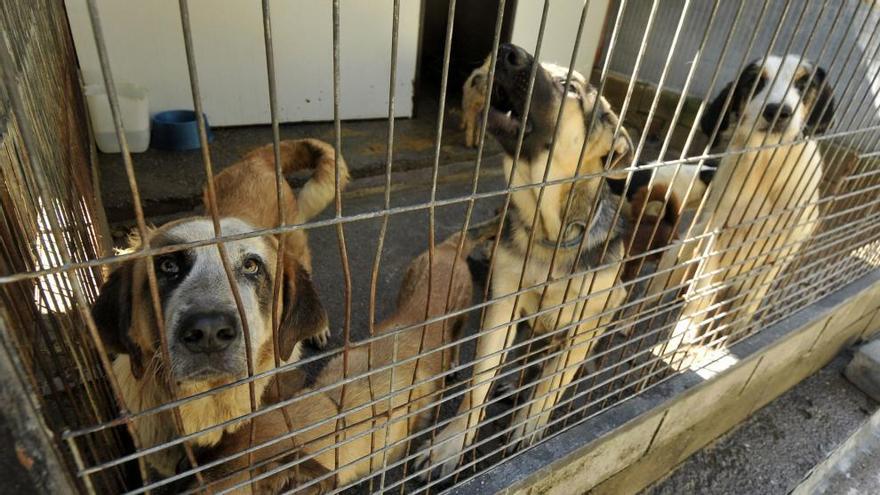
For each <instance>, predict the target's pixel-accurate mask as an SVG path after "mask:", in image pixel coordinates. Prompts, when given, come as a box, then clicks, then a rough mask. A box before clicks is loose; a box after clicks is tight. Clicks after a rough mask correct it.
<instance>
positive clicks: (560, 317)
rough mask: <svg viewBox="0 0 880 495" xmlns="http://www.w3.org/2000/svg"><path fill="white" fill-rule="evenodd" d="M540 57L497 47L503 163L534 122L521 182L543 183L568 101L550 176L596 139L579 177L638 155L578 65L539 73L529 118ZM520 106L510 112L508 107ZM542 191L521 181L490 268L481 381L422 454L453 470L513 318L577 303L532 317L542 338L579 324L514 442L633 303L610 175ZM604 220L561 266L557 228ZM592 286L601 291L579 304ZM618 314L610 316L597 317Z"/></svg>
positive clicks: (565, 236)
mask: <svg viewBox="0 0 880 495" xmlns="http://www.w3.org/2000/svg"><path fill="white" fill-rule="evenodd" d="M533 63H537V62H535V60H534V58H533V57H532V56H531V55H529V54H528V53H527V52H525V51H524V50H522V49H521V48H518V47H515V46H513V45H503V46H502V47H501V48H500V50H499V54H498V62H497V68H496V74H495V83H494V87H495V90H494V91H493V96H492V101H491V108H490V113H489V117H490V118H489V131H490V132H491V133H492V135H493V136H494V137H495V138H496V139H497V140H498V142H499V143H500V144H501V146H502V147H503V148H504V150H505V155H506V157H505V160H504V169H505V174H506V176H509V174H510V172H511V168H512V161H513V155H514V153H515V149H516V142H517V135H518V133H519V129H520V126H522V125H524V126H525V131H526V133H525V137H524V141H523V146H522V151H521V155H520V157H521V158H520V163H519V164H518V165H517V170H516V174H515V175H514V176H513V180H512V183H511V184H510V186H512V187H521V186H528V185H538V184H540V183H541V182H542V181H543V177H544V173H545V169H546V166H547V163H548V158H551V157H548V153H549V148H550V146H549V143H550V141H551V140H552V139H553V130H554V126H555V123H556V117H557V115H558V112H559V109H560V106H562V117H561V119H562V120H561V123H560V128H559V131H558V136H557V139H556V145H555V148H554V150H553V156H552V161H551V162H550V164H549V167H550V170H549V174H548V176H547V179H548V180H550V181H553V180H559V179H568V178H571V177H574V176H575V173H576V171H577V169H578V158H579V156H580V151H581V148H582V146H583V144H584V140H585V139H589V141H588V143H587V145H586V152H585V153H584V157H583V161H582V162H581V166H580V172H579V173H580V174H583V175H588V174H596V173H599V172H602V171H603V170H604V165H605V159H606V157H608V155H613V156H612V157H611V158H612V162H613V163H615V164H617V163H619V162H620V161H623V160H624V159H625V158H626V157H627V156H629V154H630V152H631V150H632V143H631V142H630V140H629V137H628V135H627V134H626V131H625V130H623V129H622V128H621V132H620V133H619V134H618V135H616V136H615V135H614V130H615V128H616V127H617V124H618V119H617V116H616V115H615V114H614V112H613V111H612V110H611V108H610V106H609V105H608V103H607V102H606V101H605V100H604V99H603V98H601V97H600V96H599V95H598V92H597V91H596V90H595V88H593V87H591V86H590V85H589V84H587V82H586V80H585V79H584V78H583V76H581V75H580V74H578V73H576V72H575V73H573V74H572V80H571V84H569V87H563V86H564V81H565V78H566V73H567V72H568V70H567V69H564V68H561V67H557V66H553V65H549V64H543V65H542V66H541V67H540V68H539V69H538V70H537V76H536V80H535V85H534V90H533V98H532V104H531V110H530V113H529V118H528V119H527V120H526V122H524V123H523V122H521V120H520V119H521V118H522V113H523V108H524V105H525V98H526V95H525V92H526V88H527V83H528V78H529V75H530V72H531V68H532V64H533ZM508 112H509V113H508ZM594 112H596V115H595V127H594V129H593V132H592V133H590V135H589V136H587V130H588V128H589V126H590V120H591V117H592V116H593V113H594ZM538 191H539V187H534V188H528V189H520V190H517V191H515V192H514V193H513V195H512V200H513V204H514V206H515V208H514V209H513V210H512V211H511V214H510V217H511V218H510V219H509V220H510V221H509V223H508V225H507V226H506V228H505V231H504V233H503V239H502V241H501V243H500V244H499V246H498V250H497V253H496V259H495V260H494V264H493V266H494V268H493V273H492V274H491V290H492V298H493V299H494V302H493V303H492V305H491V306H489V308H488V311H487V316H486V321H485V325H484V328H485V329H486V330H487V331H488V333H486V334H484V335H481V336H480V337H479V339H478V341H477V349H476V355H475V358H474V361H475V365H474V371H473V376H472V378H471V386H473V389H471V390H470V391H469V392H468V393H466V394H465V395H464V398H463V400H462V403H461V406H460V407H459V413H458V416H457V417H456V418H455V419H454V420H453V421H452V422H451V423H450V424H449V426H447V427H446V428H445V429H444V430H443V431H442V432H441V433H440V434H439V435H438V436H437V437H436V439H435V441H434V444H433V446H431V447H430V448H428V449H426V450H425V451H424V452H423V453H422V456H421V462H423V463H424V462H430V463H431V465H433V466H442V472H443V475H447V474H449V473H450V472H451V471H452V470H453V469H454V468H455V466H456V465H457V463H458V460H459V456H460V455H461V454H462V452H463V451H464V450H465V449H466V447H467V446H469V445H470V444H471V443H472V442H473V440H474V437H475V436H476V425H477V424H478V422H479V421H480V420H481V419H482V416H483V408H484V404H485V402H486V399H487V397H488V394H489V389H490V386H491V383H492V380H493V378H494V377H495V374H496V373H497V371H498V369H499V367H500V366H501V365H502V364H503V360H504V359H503V356H502V351H503V350H504V349H505V348H508V347H509V346H510V345H512V343H513V339H514V336H515V333H516V326H515V325H513V324H511V319H513V318H520V317H522V316H525V315H533V314H535V313H537V312H539V311H540V310H542V309H543V308H547V307H551V306H556V305H560V304H564V303H566V302H569V301H570V303H569V304H567V305H566V306H564V307H562V308H561V310H559V311H550V312H547V313H545V314H542V315H540V316H535V317H534V318H533V320H532V322H531V323H532V327H533V329H534V331H535V332H536V333H537V334H544V333H548V332H553V331H554V330H556V329H557V328H562V327H565V326H568V325H571V324H575V325H574V328H572V329H570V330H568V331H566V332H563V333H561V334H558V335H554V336H553V344H552V346H553V349H552V351H561V353H560V354H559V355H558V356H557V357H554V358H551V359H550V360H548V361H547V362H546V363H545V364H544V365H543V368H542V369H543V371H542V374H541V377H540V378H539V380H538V381H537V383H536V385H535V386H534V391H533V396H534V397H535V398H536V400H535V401H534V402H532V403H531V404H528V405H525V406H523V407H521V409H520V410H518V411H517V412H516V413H515V416H514V419H513V421H514V422H515V423H519V426H518V427H517V428H516V430H515V431H514V437H513V438H514V444H516V443H522V444H524V445H528V444H530V443H531V442H533V441H535V440H537V439H538V438H540V435H541V433H543V429H542V427H543V426H544V425H546V424H547V422H548V420H549V418H550V413H551V412H552V411H553V407H554V405H555V404H556V403H557V401H558V400H559V398H560V397H561V396H562V394H563V393H564V391H565V388H566V385H567V384H568V383H569V382H570V381H571V380H572V378H573V377H574V375H575V373H576V372H577V368H578V366H576V363H580V362H583V361H584V360H585V359H586V357H587V356H588V355H589V354H590V350H591V349H592V347H593V346H594V343H595V340H596V339H597V337H598V336H599V335H600V334H601V333H602V331H603V330H604V328H605V327H606V326H607V325H608V324H609V323H610V321H611V312H613V310H614V308H615V307H616V306H618V305H619V304H620V302H621V301H623V299H624V296H625V291H624V290H623V289H622V288H620V287H615V285H617V282H618V273H619V272H621V270H620V267H619V266H617V265H616V264H615V261H617V262H619V261H620V260H621V259H622V257H623V243H622V240H621V237H620V232H621V227H622V226H621V223H620V222H613V219H614V214H613V213H614V208H615V207H616V201H615V200H613V199H612V195H611V191H610V189H609V188H608V186H607V185H606V184H605V183H604V181H602V180H601V178H599V177H593V178H585V179H584V180H580V181H576V182H574V183H563V184H559V185H551V186H547V187H546V189H545V192H544V197H543V200H542V202H541V204H540V205H538V204H537V195H538ZM569 192H571V193H572V194H573V195H574V198H573V201H572V207H571V211H570V215H569V217H568V220H569V223H568V224H567V225H563V220H562V215H563V211H562V210H563V208H564V205H565V201H566V197H567V196H568V194H569ZM597 196H598V197H599V198H601V199H600V201H599V202H598V209H599V210H598V211H597V212H595V213H596V214H595V215H593V211H592V207H593V204H594V201H595V200H596V198H597ZM536 211H537V213H538V221H537V223H536V225H535V229H537V231H536V232H535V234H536V235H535V237H536V239H535V241H534V243H533V248H532V251H531V253H530V256H529V259H528V262H527V264H526V265H525V273H522V270H523V266H524V259H525V257H526V251H527V244H528V239H529V234H530V232H529V230H530V227H531V220H532V218H533V216H534V214H535V212H536ZM588 218H594V220H593V221H592V224H591V225H584V226H583V227H582V229H581V230H580V233H582V234H583V236H584V237H585V239H584V242H583V252H582V253H581V256H579V257H578V256H577V251H578V249H577V247H576V246H574V247H565V244H564V246H563V248H562V249H560V250H559V253H558V255H557V258H556V261H555V265H554V269H553V273H549V271H550V259H551V256H552V252H553V245H554V244H555V241H556V240H557V236H559V235H560V234H562V240H563V242H564V243H566V242H570V241H572V240H573V239H574V240H575V241H577V239H578V238H579V236H580V233H579V231H578V229H577V227H576V226H575V227H573V225H575V224H573V223H572V221H573V220H578V221H581V222H582V223H583V222H586V221H587V219H588ZM606 240H609V244H608V249H607V253H606V254H605V257H604V259H603V260H602V261H601V263H602V264H604V263H607V264H609V266H608V267H606V268H603V269H601V270H599V271H590V270H591V268H593V267H595V266H598V265H599V264H600V262H599V258H600V257H601V253H602V248H603V244H604V243H605V242H606ZM572 269H574V273H575V276H574V277H573V278H572V280H571V285H570V287H569V288H566V286H567V285H568V282H567V281H566V280H560V281H557V282H554V283H551V284H550V285H549V286H548V288H547V293H546V297H544V298H543V300H542V292H543V289H542V288H538V289H535V290H533V291H530V292H527V293H525V294H522V295H521V296H519V298H518V304H517V305H516V306H514V299H515V297H514V296H512V295H511V293H513V292H515V291H516V290H517V285H518V282H519V280H520V275H524V279H523V286H524V287H529V286H535V285H539V284H543V283H544V282H546V281H547V280H553V279H556V278H560V277H565V276H567V275H568V274H569V273H571V270H572ZM591 292H596V293H598V294H597V295H596V296H595V297H589V298H586V299H581V300H577V299H578V298H579V297H581V296H587V295H588V294H589V293H591ZM605 310H608V313H607V314H605V315H603V316H602V317H598V315H599V314H600V313H601V312H603V311H605Z"/></svg>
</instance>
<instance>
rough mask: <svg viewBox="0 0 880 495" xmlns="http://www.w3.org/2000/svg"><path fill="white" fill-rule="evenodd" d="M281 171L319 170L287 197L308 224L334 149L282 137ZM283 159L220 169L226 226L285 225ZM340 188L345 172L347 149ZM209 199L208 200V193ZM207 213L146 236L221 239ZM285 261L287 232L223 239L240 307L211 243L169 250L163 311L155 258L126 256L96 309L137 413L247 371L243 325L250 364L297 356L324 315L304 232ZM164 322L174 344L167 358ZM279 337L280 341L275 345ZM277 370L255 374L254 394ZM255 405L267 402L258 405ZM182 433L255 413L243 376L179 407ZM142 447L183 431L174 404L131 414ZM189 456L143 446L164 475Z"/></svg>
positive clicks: (260, 155) (259, 154)
mask: <svg viewBox="0 0 880 495" xmlns="http://www.w3.org/2000/svg"><path fill="white" fill-rule="evenodd" d="M281 158H282V164H281V168H282V171H283V172H284V173H289V172H292V171H295V170H305V169H309V170H313V171H314V173H313V175H312V177H311V179H310V180H309V181H308V182H307V183H306V185H305V186H304V187H303V189H302V191H301V192H300V194H299V198H298V199H297V198H296V197H295V196H294V193H293V190H292V189H291V188H290V186H289V185H287V183H286V182H284V183H283V184H282V185H281V186H282V202H283V203H282V206H283V208H284V212H285V213H284V215H285V221H286V222H287V223H301V222H304V221H306V220H308V219H310V218H311V217H313V216H314V215H316V214H318V213H319V212H320V211H321V210H322V209H324V207H326V206H327V204H329V202H330V201H331V200H332V199H333V198H334V195H335V191H336V187H335V186H336V184H335V183H336V171H335V161H336V160H335V152H334V150H333V148H332V147H331V146H330V145H328V144H327V143H324V142H322V141H318V140H312V139H305V140H296V141H283V142H282V143H281ZM274 163H275V160H274V155H273V148H272V145H268V146H264V147H262V148H259V149H257V150H255V151H253V152H251V153H250V154H248V155H247V156H245V157H244V159H243V160H241V161H240V162H238V163H236V164H234V165H232V166H230V167H229V168H227V169H226V170H224V171H223V172H221V173H220V174H218V175H217V176H216V177H215V178H214V188H215V191H216V199H217V209H218V211H217V213H218V215H219V218H220V228H221V234H222V235H224V236H229V235H236V234H247V233H249V232H253V231H255V230H259V229H266V228H274V227H276V226H277V225H278V206H277V202H276V201H275V198H276V197H277V196H276V181H275V165H274ZM339 167H340V169H341V170H340V177H341V184H340V185H339V186H340V188H341V187H344V186H345V183H346V181H347V179H348V173H347V168H346V166H345V162H344V161H343V160H342V158H341V157H340V158H339ZM205 206H206V209H210V205H208V204H207V201H206V205H205ZM214 236H215V233H214V227H213V223H212V221H211V219H210V218H207V217H190V218H185V219H182V220H176V221H173V222H170V223H167V224H165V225H162V226H161V227H159V228H157V229H154V230H151V231H150V232H149V233H148V236H147V238H146V239H143V240H142V242H143V243H144V244H145V245H146V246H149V247H151V248H161V247H167V246H173V245H175V244H181V243H188V242H193V241H203V240H207V239H212V238H214ZM284 236H285V239H284V258H283V263H284V264H283V269H282V270H281V272H280V273H278V272H276V262H277V260H278V254H279V252H278V249H279V243H280V241H281V237H280V236H264V237H248V238H245V239H241V240H236V241H230V242H225V243H224V246H225V249H226V255H227V260H228V262H229V265H230V268H231V270H232V275H233V277H234V279H235V284H236V287H237V289H238V293H239V294H240V296H241V303H242V309H243V312H244V320H242V318H241V317H240V315H239V312H238V309H237V305H236V302H235V300H234V297H233V292H232V289H231V285H230V282H229V279H228V278H227V275H226V272H225V271H224V267H223V264H222V261H221V258H220V255H219V253H218V247H217V246H215V245H212V244H208V245H205V246H200V247H194V248H187V249H182V250H178V251H173V252H170V253H167V254H161V255H158V256H155V257H154V258H153V259H152V262H153V266H154V268H155V273H156V280H157V285H158V293H159V299H160V300H159V301H155V302H156V303H159V304H160V306H161V311H162V314H161V316H160V317H159V318H160V319H159V320H157V318H156V312H155V311H154V301H153V300H152V297H151V295H150V290H149V285H148V281H147V266H148V265H147V263H149V259H148V258H138V259H136V260H135V261H128V262H124V263H122V265H121V266H120V267H119V268H117V269H116V270H115V271H114V272H113V273H112V274H111V275H110V277H109V279H108V280H107V281H106V283H105V284H104V286H103V287H102V288H101V293H100V296H99V297H98V299H97V301H95V304H94V306H93V308H92V314H93V315H94V318H95V322H96V324H97V326H98V329H99V330H100V332H101V336H102V339H103V340H104V343H105V345H106V346H107V347H108V349H110V350H111V351H114V352H115V353H117V354H118V357H117V358H116V359H115V361H114V362H113V372H114V374H115V376H116V379H117V380H118V383H119V385H120V387H121V393H122V395H123V399H124V400H125V406H126V407H127V408H128V409H129V411H131V412H133V413H137V412H141V411H145V410H147V409H150V408H154V407H157V406H160V405H162V404H165V403H168V402H171V401H173V400H175V399H177V398H183V397H188V396H192V395H194V394H199V393H202V392H206V391H208V390H210V389H211V388H214V387H218V386H220V385H224V384H228V383H231V382H233V381H235V380H238V379H241V378H244V377H246V376H247V372H248V362H247V357H246V348H245V335H244V332H245V329H247V332H248V337H249V340H250V343H251V351H252V356H251V362H250V365H251V367H252V369H253V371H254V372H255V373H259V372H263V371H267V370H269V369H271V368H273V367H274V366H275V353H276V351H277V353H278V355H279V357H280V359H281V361H282V362H283V363H289V362H294V361H296V360H298V359H299V346H300V342H301V341H303V340H304V339H307V338H312V337H319V338H326V334H327V332H328V331H329V330H328V325H327V316H326V313H325V311H324V309H323V306H322V305H321V302H320V300H319V298H318V295H317V293H316V292H315V288H314V287H313V286H312V282H311V258H310V254H309V248H308V243H307V240H306V234H305V232H303V231H302V230H296V231H294V232H290V233H287V234H284ZM278 277H283V284H282V290H281V291H280V292H281V293H280V294H279V299H278V300H277V301H276V302H277V303H278V304H279V305H280V306H278V307H280V308H281V310H282V313H281V320H280V326H279V329H278V336H277V344H276V342H274V341H273V340H274V339H273V315H272V314H271V313H272V308H273V293H274V290H273V289H274V281H275V280H276V278H278ZM160 331H164V334H165V335H164V338H165V340H166V341H167V343H168V358H169V360H170V361H166V359H165V358H164V357H163V352H162V350H161V346H160V342H161V341H162V337H161V336H160V333H159V332H160ZM276 345H277V348H276ZM268 382H269V379H262V380H257V381H255V382H254V386H255V392H256V397H257V400H259V398H260V396H261V395H262V392H263V391H264V389H265V388H266V385H267V383H268ZM257 405H258V406H259V404H257ZM179 410H180V416H181V419H182V423H183V424H182V429H183V431H182V432H180V433H182V434H193V433H197V432H199V431H201V430H203V429H205V428H209V427H212V426H214V425H217V424H219V423H222V422H224V421H227V420H230V419H233V418H235V417H238V416H241V415H243V414H247V413H249V412H250V400H249V387H248V385H247V384H243V385H239V386H235V387H230V388H227V389H224V390H222V391H220V392H216V393H211V394H208V395H205V396H203V397H200V398H199V399H197V400H192V401H189V402H187V403H185V404H183V405H181V406H180V408H179ZM238 427H239V425H238V424H231V425H229V426H227V427H225V428H223V429H214V430H212V431H209V432H204V433H202V434H200V435H197V436H196V437H195V438H194V439H193V440H192V441H191V445H193V446H201V447H204V446H210V445H213V444H216V443H217V442H218V441H219V440H220V438H221V437H222V436H223V435H224V433H232V432H234V431H235V430H236V429H237V428H238ZM134 428H135V431H136V434H137V436H138V437H139V438H138V440H139V443H140V445H141V447H144V448H147V447H152V446H155V445H159V444H161V443H164V442H167V441H169V440H172V439H173V438H175V437H176V436H177V435H178V431H177V429H176V428H175V421H174V419H173V416H172V415H171V412H169V411H164V412H160V413H156V414H148V415H145V416H142V417H140V418H138V419H136V420H134ZM180 457H181V450H180V449H178V448H167V449H164V450H161V451H159V452H157V453H155V454H152V455H150V456H148V457H147V462H148V463H149V464H150V465H151V466H152V467H153V468H154V469H155V470H156V471H157V472H158V473H159V474H161V475H169V474H173V473H174V469H175V466H176V464H177V462H178V460H179V459H180Z"/></svg>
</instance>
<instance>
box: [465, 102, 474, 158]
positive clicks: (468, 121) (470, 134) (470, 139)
mask: <svg viewBox="0 0 880 495" xmlns="http://www.w3.org/2000/svg"><path fill="white" fill-rule="evenodd" d="M463 123H464V144H465V146H467V147H468V148H473V147H474V145H475V144H476V143H475V142H476V138H475V136H474V135H475V134H476V130H475V127H476V126H477V114H476V112H474V111H473V109H471V108H468V109H467V113H465V114H464V122H463Z"/></svg>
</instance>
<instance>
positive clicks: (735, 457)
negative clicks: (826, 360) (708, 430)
mask: <svg viewBox="0 0 880 495" xmlns="http://www.w3.org/2000/svg"><path fill="white" fill-rule="evenodd" d="M849 358H850V356H848V355H847V353H846V352H845V353H842V354H841V355H839V356H838V357H837V358H836V359H834V360H833V361H832V362H831V363H830V364H829V365H828V366H826V367H825V368H823V369H822V370H821V371H819V372H818V373H816V374H815V375H813V376H812V377H810V378H808V379H807V380H804V381H803V382H801V383H800V384H798V385H797V386H795V387H794V388H792V389H791V390H789V391H788V392H786V393H785V394H783V395H782V396H780V397H779V398H777V399H776V400H774V401H773V402H771V403H770V404H768V405H767V406H766V407H764V408H762V409H761V410H759V411H758V412H756V413H755V414H754V415H753V416H752V417H751V418H749V419H748V420H747V421H745V422H743V423H742V424H741V425H740V426H739V427H738V428H737V429H736V430H734V431H733V432H731V433H728V434H727V435H726V436H724V437H722V438H721V439H719V440H718V441H716V442H715V443H714V444H712V445H711V446H709V447H707V448H704V449H703V450H701V451H700V452H698V453H696V454H694V455H693V456H691V457H690V458H689V459H688V460H687V461H685V462H684V463H683V464H681V465H680V466H679V467H678V469H677V470H676V471H674V472H673V473H672V474H670V475H669V476H668V477H667V478H666V479H664V480H662V481H660V482H659V483H657V484H655V485H654V486H652V487H651V488H649V489H648V490H646V491H645V492H644V493H645V494H646V495H679V494H684V493H699V494H705V495H711V494H719V495H721V494H725V495H726V494H734V493H735V494H741V495H745V494H755V495H758V494H761V495H767V494H784V493H788V492H789V491H790V490H792V489H793V488H794V487H795V486H797V484H798V483H800V481H801V480H802V479H803V477H804V476H805V475H806V474H807V472H808V471H809V470H810V469H811V468H813V466H815V465H816V464H817V463H819V462H821V461H822V460H823V459H824V458H825V457H826V456H827V455H828V454H829V453H830V452H831V451H832V450H834V449H835V448H836V447H837V446H838V445H840V444H841V443H842V442H844V441H845V440H846V439H847V438H848V437H849V436H850V435H851V434H852V433H853V432H855V431H856V430H857V429H858V428H859V427H860V426H861V425H862V424H863V423H864V422H865V421H866V420H867V418H868V417H869V416H870V415H871V414H872V413H873V412H874V411H875V410H876V409H877V406H878V405H877V403H875V402H874V401H872V400H871V399H870V398H868V397H867V396H866V395H864V394H863V393H862V392H861V391H859V390H858V389H857V388H856V387H855V386H853V385H852V384H851V383H850V382H848V381H847V380H846V379H845V378H844V377H843V375H842V374H841V372H842V370H843V368H844V367H845V366H846V364H847V363H848V362H849ZM872 475H873V476H875V484H874V485H873V486H874V489H875V490H874V492H873V493H880V484H877V483H880V482H878V481H877V480H876V473H872ZM837 493H842V492H837Z"/></svg>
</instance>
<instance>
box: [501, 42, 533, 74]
mask: <svg viewBox="0 0 880 495" xmlns="http://www.w3.org/2000/svg"><path fill="white" fill-rule="evenodd" d="M531 58H532V57H531V55H529V53H528V52H526V51H525V50H523V49H522V48H520V47H518V46H516V45H512V44H510V43H505V44H503V45H501V46H500V47H499V48H498V64H500V67H502V68H505V69H507V70H510V71H517V70H522V69H525V68H528V67H529V64H530V63H531Z"/></svg>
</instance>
